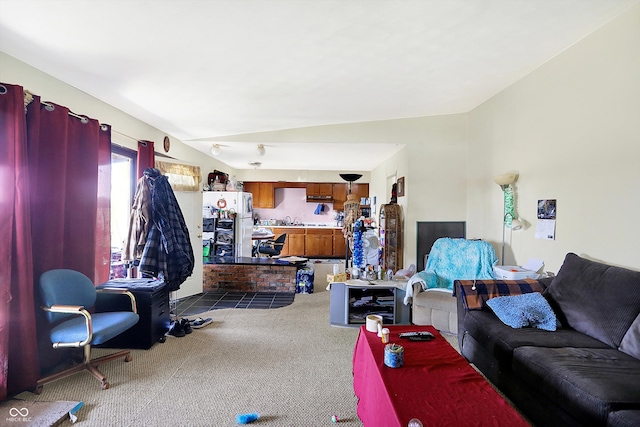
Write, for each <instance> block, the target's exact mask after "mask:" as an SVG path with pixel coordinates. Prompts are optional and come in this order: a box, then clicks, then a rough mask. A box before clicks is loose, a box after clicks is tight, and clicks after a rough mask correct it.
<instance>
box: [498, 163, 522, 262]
mask: <svg viewBox="0 0 640 427" xmlns="http://www.w3.org/2000/svg"><path fill="white" fill-rule="evenodd" d="M516 179H518V175H517V174H515V173H506V174H504V175H496V176H494V177H493V180H494V181H495V183H496V184H498V185H499V186H500V188H502V194H503V197H502V199H503V206H504V207H503V211H502V254H501V256H500V264H501V265H504V246H505V238H506V229H507V228H510V229H511V230H513V231H517V230H520V229H521V228H522V226H523V224H522V221H520V220H518V217H517V216H516V211H515V206H514V203H513V186H512V184H513V183H514V182H516Z"/></svg>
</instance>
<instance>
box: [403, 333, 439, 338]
mask: <svg viewBox="0 0 640 427" xmlns="http://www.w3.org/2000/svg"><path fill="white" fill-rule="evenodd" d="M398 336H399V337H400V338H409V337H431V338H433V334H432V333H431V332H426V331H425V332H401V333H400V334H398Z"/></svg>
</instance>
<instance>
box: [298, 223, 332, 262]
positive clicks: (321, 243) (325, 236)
mask: <svg viewBox="0 0 640 427" xmlns="http://www.w3.org/2000/svg"><path fill="white" fill-rule="evenodd" d="M305 256H306V257H332V256H333V230H332V229H316V228H308V229H307V234H306V238H305Z"/></svg>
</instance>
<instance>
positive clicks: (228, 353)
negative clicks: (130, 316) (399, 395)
mask: <svg viewBox="0 0 640 427" xmlns="http://www.w3.org/2000/svg"><path fill="white" fill-rule="evenodd" d="M329 295H330V292H318V293H314V294H296V295H295V299H294V302H293V303H292V304H291V305H288V306H286V307H282V308H277V309H271V310H250V309H249V310H238V309H220V310H212V311H208V312H206V313H202V314H201V316H206V317H211V318H212V319H213V323H211V324H210V325H208V326H206V327H204V328H202V329H195V330H194V331H193V333H191V334H189V335H187V336H186V337H182V338H176V337H172V336H169V337H167V340H166V342H165V343H158V344H155V345H154V346H153V347H152V348H151V349H149V350H132V355H133V361H131V362H129V363H125V362H124V361H123V360H122V359H120V360H115V361H112V362H109V363H106V364H104V365H101V366H100V369H101V371H102V372H103V373H104V374H105V375H106V376H107V380H108V381H109V382H110V384H111V388H109V389H108V390H101V389H100V386H99V383H98V381H97V380H96V379H95V378H94V377H93V376H91V375H90V374H89V373H87V372H81V373H78V374H76V375H73V376H71V377H67V378H65V379H61V380H58V381H55V382H52V383H49V384H46V385H45V386H44V389H43V392H42V394H41V395H35V394H31V393H28V392H25V393H21V394H20V395H18V396H17V397H18V398H20V399H27V400H32V401H60V400H67V401H83V402H84V406H83V408H82V409H80V411H78V414H77V415H78V418H79V420H78V423H76V424H75V425H79V426H236V425H237V424H236V421H235V416H236V414H242V413H249V412H258V413H259V414H260V419H259V420H258V421H257V422H256V423H255V424H256V425H260V426H274V427H275V426H327V425H332V422H331V416H332V415H334V414H335V415H337V416H338V418H339V419H340V423H339V424H340V425H344V426H361V425H362V423H361V422H360V421H359V419H358V418H357V416H356V399H355V396H354V394H353V376H352V366H351V363H352V362H351V359H352V356H353V348H354V345H355V341H356V337H357V334H358V329H357V328H337V327H332V326H330V325H329ZM108 352H109V350H106V349H96V350H94V356H101V355H104V354H107V353H108ZM62 425H64V426H71V423H70V422H69V421H65V422H64V423H63V424H62Z"/></svg>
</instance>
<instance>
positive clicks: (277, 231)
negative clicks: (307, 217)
mask: <svg viewBox="0 0 640 427" xmlns="http://www.w3.org/2000/svg"><path fill="white" fill-rule="evenodd" d="M285 233H286V235H287V238H286V239H285V241H284V246H283V247H282V252H280V255H281V256H304V255H305V229H304V228H292V227H288V228H273V234H274V235H275V237H274V239H276V238H277V237H278V236H280V235H281V234H285Z"/></svg>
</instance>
